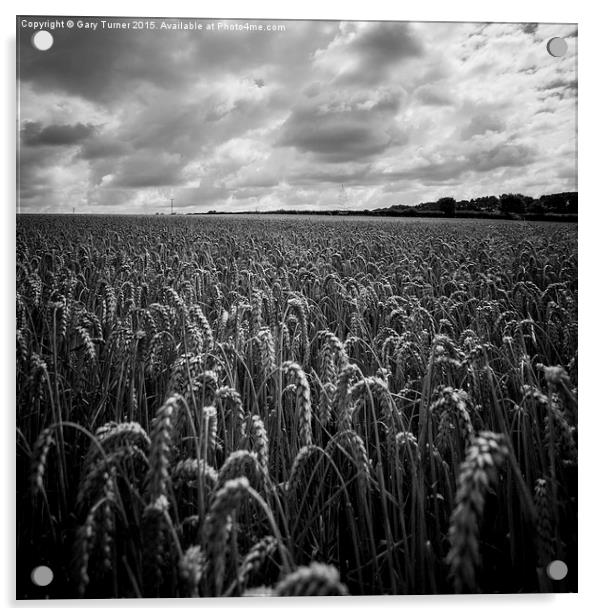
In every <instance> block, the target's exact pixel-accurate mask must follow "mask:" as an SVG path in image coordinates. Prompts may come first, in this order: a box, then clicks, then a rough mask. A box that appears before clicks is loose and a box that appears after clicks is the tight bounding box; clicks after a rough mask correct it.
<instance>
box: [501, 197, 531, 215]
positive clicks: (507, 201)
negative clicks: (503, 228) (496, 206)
mask: <svg viewBox="0 0 602 616" xmlns="http://www.w3.org/2000/svg"><path fill="white" fill-rule="evenodd" d="M500 211H501V212H503V213H504V214H524V213H525V199H524V197H523V195H519V194H512V193H510V194H503V195H501V196H500Z"/></svg>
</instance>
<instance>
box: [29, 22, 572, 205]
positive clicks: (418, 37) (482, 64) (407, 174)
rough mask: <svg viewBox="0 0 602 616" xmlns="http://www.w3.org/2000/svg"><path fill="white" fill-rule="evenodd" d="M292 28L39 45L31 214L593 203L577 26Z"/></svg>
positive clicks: (34, 58)
mask: <svg viewBox="0 0 602 616" xmlns="http://www.w3.org/2000/svg"><path fill="white" fill-rule="evenodd" d="M210 22H211V20H208V21H205V22H203V23H205V24H206V23H210ZM173 23H175V22H173ZM239 23H241V24H244V23H245V22H244V21H241V22H239ZM256 23H263V24H264V25H265V24H268V23H269V22H266V21H262V22H256ZM280 23H281V24H284V25H285V27H286V31H284V32H265V31H264V32H249V31H235V32H224V31H221V32H219V31H213V32H212V31H183V30H177V31H162V32H161V31H136V32H134V31H117V30H106V29H105V30H101V29H100V28H98V29H97V31H96V32H83V31H78V30H76V29H74V30H56V31H54V37H55V42H54V46H53V47H52V49H51V50H49V51H46V52H40V51H36V50H34V49H33V48H32V46H31V43H30V35H31V31H24V33H22V35H21V37H20V42H19V57H20V60H19V71H18V76H19V97H20V103H19V131H20V132H19V134H20V138H19V145H20V154H19V174H20V182H19V183H20V186H19V189H20V190H19V200H20V203H19V206H20V211H22V212H71V208H72V207H75V208H76V210H77V211H79V212H97V213H102V212H109V213H136V212H140V213H144V212H145V213H154V212H156V211H159V210H163V211H168V210H169V199H170V198H172V197H173V198H174V199H175V205H176V208H177V209H178V211H206V210H210V209H215V210H218V211H219V210H229V211H237V210H256V209H259V210H269V209H277V208H282V207H291V208H296V209H304V208H314V209H315V208H320V207H323V208H329V207H345V208H349V209H364V208H375V207H383V206H389V205H392V204H396V203H406V204H415V203H419V202H421V201H427V200H433V199H437V198H439V197H442V196H446V195H450V196H454V197H456V198H457V199H463V198H471V197H475V196H479V195H488V194H501V193H503V192H522V193H523V194H528V195H533V196H539V195H540V194H545V193H551V192H559V191H565V190H576V186H577V175H576V148H577V126H576V105H577V70H576V54H577V37H576V27H575V26H571V25H544V24H540V25H535V24H522V25H519V24H489V25H487V24H443V23H410V24H408V23H396V22H325V21H313V22H312V21H307V22H305V21H288V22H280ZM553 36H563V37H566V40H567V43H568V47H569V49H568V53H567V55H565V56H564V57H562V58H554V57H552V56H550V55H549V54H548V53H547V50H546V42H547V41H548V40H549V39H550V38H551V37H553ZM341 185H343V186H344V188H343V189H341Z"/></svg>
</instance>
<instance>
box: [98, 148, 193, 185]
mask: <svg viewBox="0 0 602 616" xmlns="http://www.w3.org/2000/svg"><path fill="white" fill-rule="evenodd" d="M182 167H183V162H182V160H181V157H178V156H170V155H169V154H167V153H156V152H137V153H135V154H133V155H132V156H130V157H128V158H126V159H124V160H122V161H121V162H120V163H119V164H118V166H117V169H116V171H115V174H114V177H113V178H112V180H111V181H110V184H109V185H110V186H114V187H120V188H145V187H149V186H175V185H178V184H180V183H181V177H180V172H181V170H182Z"/></svg>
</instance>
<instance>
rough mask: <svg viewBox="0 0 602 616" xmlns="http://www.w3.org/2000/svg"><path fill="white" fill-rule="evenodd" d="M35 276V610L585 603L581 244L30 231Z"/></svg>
mask: <svg viewBox="0 0 602 616" xmlns="http://www.w3.org/2000/svg"><path fill="white" fill-rule="evenodd" d="M16 261H17V269H16V290H17V297H16V328H17V331H16V391H17V405H16V406H17V417H16V424H17V435H16V438H17V478H16V482H17V503H16V507H17V536H16V545H17V580H19V582H18V588H17V595H18V596H19V597H20V598H27V597H29V598H35V597H39V596H50V597H53V598H54V597H208V596H240V595H251V596H253V595H280V596H283V595H284V596H289V595H341V594H351V595H359V594H440V593H454V592H462V593H475V592H551V591H576V590H577V554H576V551H577V548H576V543H577V395H578V394H577V387H578V378H577V361H578V359H577V227H576V225H569V224H547V223H546V224H537V223H521V222H505V221H504V222H495V223H491V222H485V221H444V222H442V221H431V222H425V221H421V220H412V221H399V220H391V219H386V220H384V219H334V218H304V217H284V216H283V217H281V218H276V217H271V218H270V217H265V216H249V217H242V216H223V217H210V216H204V217H192V216H190V217H184V216H174V217H169V216H155V217H134V216H131V217H126V216H122V217H118V216H50V215H48V216H45V215H29V216H20V217H19V218H18V220H17V260H16ZM557 559H559V560H563V561H564V562H565V563H567V565H568V572H569V574H568V576H567V577H566V578H565V579H564V580H563V581H561V582H559V581H552V580H551V579H550V578H549V577H548V575H546V567H547V565H548V564H549V563H550V562H551V561H553V560H557ZM38 565H47V566H49V567H50V568H51V569H52V571H53V573H54V581H53V583H52V585H51V586H49V587H48V588H47V589H44V588H37V589H36V588H35V587H33V585H31V584H30V583H29V576H30V573H31V570H32V569H33V568H34V567H36V566H38Z"/></svg>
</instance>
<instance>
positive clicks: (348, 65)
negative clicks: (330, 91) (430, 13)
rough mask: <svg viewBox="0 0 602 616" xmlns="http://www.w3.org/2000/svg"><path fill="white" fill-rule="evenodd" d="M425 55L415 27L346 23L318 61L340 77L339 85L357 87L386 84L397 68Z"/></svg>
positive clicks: (385, 23)
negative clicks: (358, 85)
mask: <svg viewBox="0 0 602 616" xmlns="http://www.w3.org/2000/svg"><path fill="white" fill-rule="evenodd" d="M424 53H425V49H424V46H423V44H422V43H421V41H420V39H419V38H418V37H417V35H416V33H415V31H414V28H413V26H412V24H408V23H396V22H374V23H359V24H358V23H345V24H343V25H342V26H341V35H340V36H339V37H338V38H337V39H335V40H334V41H333V43H331V45H330V46H329V47H328V48H327V49H325V50H322V51H320V52H318V53H317V54H316V59H317V62H318V63H322V64H325V65H326V66H330V68H331V70H332V71H333V72H334V73H338V75H337V77H336V80H337V81H338V82H340V83H344V84H356V85H357V84H360V83H366V84H367V83H378V82H382V81H383V80H385V79H386V78H387V76H388V75H389V73H390V71H391V70H392V69H393V68H395V67H398V66H399V65H400V64H401V63H403V62H404V61H406V60H408V59H412V58H418V57H421V56H423V55H424ZM341 65H343V66H344V68H343V69H342V70H341Z"/></svg>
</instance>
